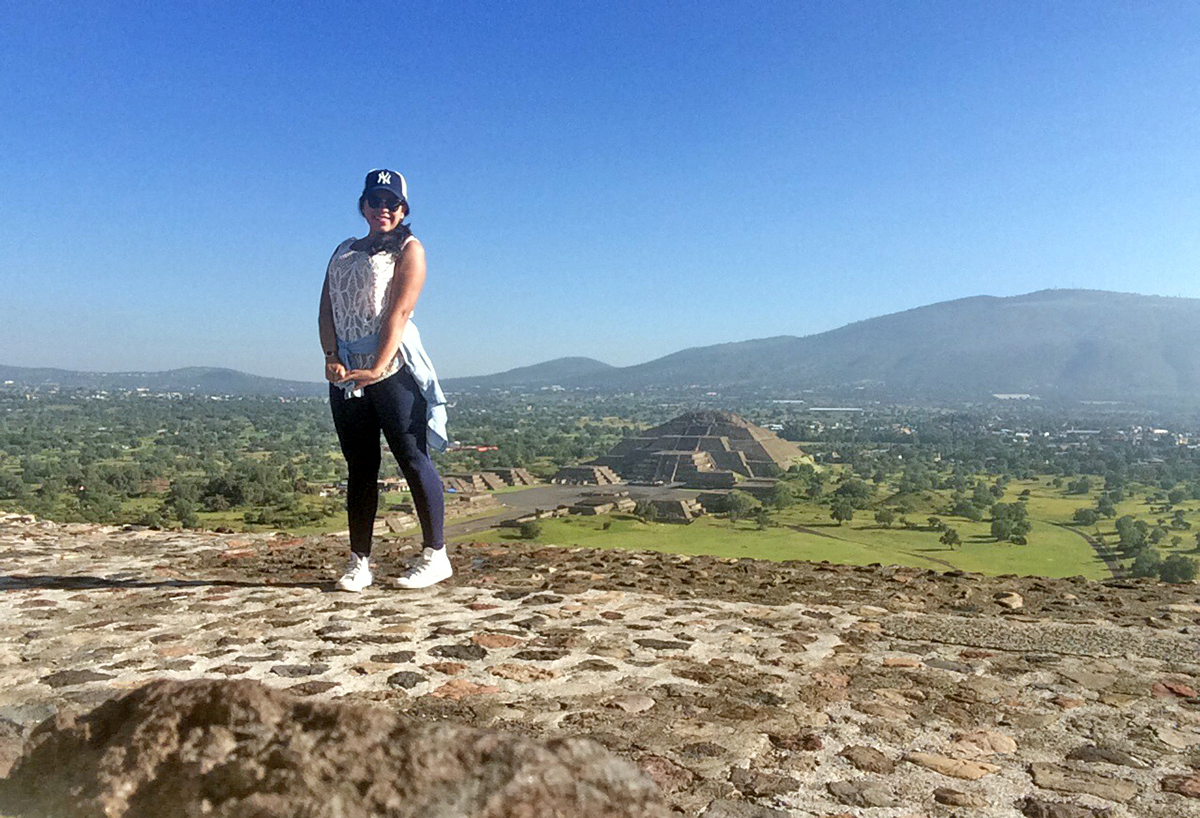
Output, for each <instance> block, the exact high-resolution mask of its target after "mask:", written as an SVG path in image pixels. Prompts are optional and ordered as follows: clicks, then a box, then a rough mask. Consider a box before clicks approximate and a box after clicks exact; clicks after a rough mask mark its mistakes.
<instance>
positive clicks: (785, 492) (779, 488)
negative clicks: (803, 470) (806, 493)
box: [767, 480, 796, 509]
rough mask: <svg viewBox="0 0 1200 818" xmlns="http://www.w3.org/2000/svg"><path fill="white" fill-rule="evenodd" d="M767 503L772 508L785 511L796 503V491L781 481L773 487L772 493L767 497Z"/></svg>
mask: <svg viewBox="0 0 1200 818" xmlns="http://www.w3.org/2000/svg"><path fill="white" fill-rule="evenodd" d="M767 503H768V504H769V505H770V506H771V507H772V508H777V509H785V508H787V507H788V506H790V505H795V503H796V490H795V489H793V488H792V487H791V485H790V484H789V483H786V482H784V481H783V480H780V481H779V482H778V483H776V484H775V485H773V486H771V491H770V493H769V494H768V495H767Z"/></svg>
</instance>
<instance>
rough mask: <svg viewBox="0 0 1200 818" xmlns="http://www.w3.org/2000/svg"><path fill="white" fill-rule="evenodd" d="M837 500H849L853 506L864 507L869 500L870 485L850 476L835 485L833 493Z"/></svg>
mask: <svg viewBox="0 0 1200 818" xmlns="http://www.w3.org/2000/svg"><path fill="white" fill-rule="evenodd" d="M833 494H834V496H835V497H837V498H838V499H839V500H847V501H849V502H850V503H851V504H852V505H853V506H854V508H866V507H867V504H868V503H869V502H870V500H871V494H872V490H871V487H870V486H869V485H868V484H867V483H866V482H864V481H862V480H859V479H858V478H857V477H852V478H850V479H849V480H847V481H845V482H844V483H842V484H841V485H840V486H838V487H837V490H836V491H835V492H834V493H833Z"/></svg>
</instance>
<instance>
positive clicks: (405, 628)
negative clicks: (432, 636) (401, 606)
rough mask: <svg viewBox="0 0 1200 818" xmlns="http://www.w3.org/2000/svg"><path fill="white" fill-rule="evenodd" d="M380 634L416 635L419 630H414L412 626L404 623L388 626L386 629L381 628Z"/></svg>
mask: <svg viewBox="0 0 1200 818" xmlns="http://www.w3.org/2000/svg"><path fill="white" fill-rule="evenodd" d="M379 632H380V633H386V634H388V635H389V636H402V635H405V634H412V633H416V632H417V629H416V628H414V627H413V626H412V625H405V624H404V623H400V624H399V625H388V626H387V627H386V628H380V629H379Z"/></svg>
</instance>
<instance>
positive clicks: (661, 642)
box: [633, 639, 692, 650]
mask: <svg viewBox="0 0 1200 818" xmlns="http://www.w3.org/2000/svg"><path fill="white" fill-rule="evenodd" d="M633 641H634V642H636V643H637V644H639V645H641V646H642V647H644V648H649V649H650V650H687V649H688V648H690V647H691V646H692V645H691V643H690V642H674V641H671V640H669V639H634V640H633Z"/></svg>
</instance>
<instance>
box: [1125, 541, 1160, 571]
mask: <svg viewBox="0 0 1200 818" xmlns="http://www.w3.org/2000/svg"><path fill="white" fill-rule="evenodd" d="M1161 564H1162V557H1160V556H1159V555H1158V552H1157V551H1155V550H1154V549H1153V548H1147V549H1144V550H1143V551H1142V552H1141V553H1140V554H1138V555H1137V558H1136V559H1134V561H1133V564H1132V565H1130V566H1129V573H1130V575H1131V576H1135V577H1156V576H1158V567H1159V565H1161Z"/></svg>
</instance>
